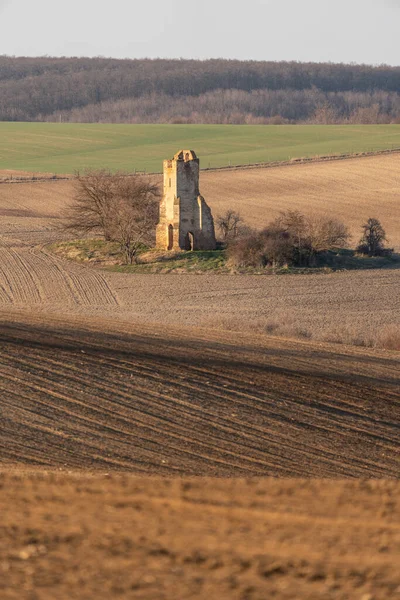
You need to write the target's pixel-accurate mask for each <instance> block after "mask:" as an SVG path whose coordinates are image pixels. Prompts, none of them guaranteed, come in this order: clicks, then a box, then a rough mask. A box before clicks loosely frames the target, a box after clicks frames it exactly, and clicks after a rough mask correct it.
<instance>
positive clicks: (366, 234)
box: [357, 218, 392, 256]
mask: <svg viewBox="0 0 400 600" xmlns="http://www.w3.org/2000/svg"><path fill="white" fill-rule="evenodd" d="M362 230H363V235H362V238H361V240H360V243H359V245H358V246H357V252H360V254H368V256H382V255H383V254H386V255H387V254H391V253H392V250H391V249H389V248H385V242H386V241H387V238H386V232H385V230H384V228H383V227H382V224H381V222H380V221H379V220H378V219H372V218H370V219H368V221H367V222H366V223H364V225H362Z"/></svg>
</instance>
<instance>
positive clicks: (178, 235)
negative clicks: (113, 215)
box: [157, 150, 216, 250]
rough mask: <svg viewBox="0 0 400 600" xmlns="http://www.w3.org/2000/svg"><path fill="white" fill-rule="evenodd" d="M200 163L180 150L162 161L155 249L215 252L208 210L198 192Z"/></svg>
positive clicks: (212, 227) (186, 152)
mask: <svg viewBox="0 0 400 600" xmlns="http://www.w3.org/2000/svg"><path fill="white" fill-rule="evenodd" d="M199 177H200V161H199V159H198V158H197V157H196V154H195V153H194V152H193V150H181V151H180V152H178V153H177V154H175V156H174V158H173V159H172V160H165V161H164V193H163V197H162V200H161V203H160V221H159V223H158V225H157V247H158V248H164V249H165V250H215V247H216V242H215V230H214V221H213V218H212V214H211V210H210V208H209V207H208V205H207V204H206V201H205V200H204V198H203V196H201V195H200V191H199Z"/></svg>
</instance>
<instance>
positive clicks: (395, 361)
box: [0, 155, 400, 600]
mask: <svg viewBox="0 0 400 600" xmlns="http://www.w3.org/2000/svg"><path fill="white" fill-rule="evenodd" d="M399 161H400V159H399V157H398V156H396V155H394V156H388V157H386V156H385V157H383V156H382V157H375V158H373V159H372V158H371V159H370V158H364V159H358V160H352V161H346V162H345V161H344V162H343V163H329V164H326V165H325V164H324V165H319V164H316V165H308V166H305V165H299V166H294V167H290V168H289V167H282V168H280V169H270V170H266V171H261V170H259V171H248V172H247V171H246V172H240V173H239V172H235V171H233V172H229V173H226V174H225V173H213V172H211V173H207V174H204V175H203V178H202V192H203V194H204V195H205V196H206V198H207V200H208V202H209V203H210V205H211V207H212V209H213V211H214V213H218V212H220V211H223V210H224V208H227V207H228V206H229V207H233V208H240V210H241V212H242V214H243V216H244V217H245V218H246V219H247V220H248V221H249V222H250V223H251V224H258V225H260V223H261V222H262V221H263V220H264V219H265V220H266V221H268V220H269V219H270V218H273V217H274V216H275V215H276V214H277V212H278V210H279V209H284V208H292V207H295V208H298V209H300V210H308V209H310V208H312V209H313V210H315V211H316V212H317V213H318V214H321V213H322V212H329V211H332V212H331V213H330V214H335V216H340V217H342V218H343V219H344V220H346V221H347V222H349V224H350V226H351V227H352V229H353V231H354V232H355V233H356V232H357V227H358V224H359V223H360V221H362V220H363V219H364V218H367V217H368V216H377V217H378V218H381V219H382V222H383V223H384V224H385V225H386V228H387V230H388V234H389V236H390V238H391V240H392V244H393V245H396V246H399V245H400V238H399V237H397V236H399V211H398V204H397V202H398V192H397V187H396V186H397V184H398V166H399ZM368 173H369V174H371V180H370V181H369V183H368V179H367V177H366V174H368ZM221 178H223V179H221ZM371 181H373V184H371ZM313 182H314V184H313ZM317 182H318V183H317ZM223 190H228V193H226V192H225V193H224V194H223V193H222V192H223ZM279 190H280V191H281V195H279ZM71 193H72V188H71V183H70V182H48V183H32V184H27V183H24V184H0V311H1V324H0V344H1V348H0V388H1V389H0V395H1V400H0V422H1V428H0V465H1V467H2V473H1V475H0V515H1V517H0V531H1V536H0V596H1V597H2V598H5V599H7V600H11V599H12V600H14V599H17V598H18V600H20V599H21V600H33V599H34V600H50V599H51V600H53V598H54V597H57V598H59V599H60V600H64V599H65V600H66V599H67V598H68V600H69V599H70V598H79V599H80V600H81V599H88V600H89V598H93V597H96V598H110V597H114V596H115V597H121V598H127V599H128V598H149V599H150V598H155V597H157V598H205V597H209V598H214V597H215V598H217V597H218V598H221V599H225V598H234V599H236V598H237V599H238V600H239V599H240V600H261V598H265V597H276V598H282V599H287V600H289V599H292V598H294V597H296V598H304V599H307V600H311V599H313V598H321V597H324V598H332V599H337V600H339V599H340V600H345V599H346V600H350V599H351V600H353V598H356V599H357V600H358V599H359V600H365V599H366V598H368V599H369V600H371V598H376V599H382V600H383V599H386V598H392V597H393V598H396V597H397V596H399V597H400V578H399V573H398V569H397V564H398V562H399V559H400V538H399V531H400V525H399V514H398V501H397V497H398V485H397V483H396V482H395V481H381V482H378V481H368V482H366V481H359V482H350V481H348V482H345V481H334V480H332V481H326V480H324V479H319V480H310V478H312V477H314V478H316V477H319V478H354V477H358V478H363V479H365V478H376V479H383V478H391V479H397V478H398V476H399V472H400V461H399V444H398V434H399V429H400V413H399V410H400V408H399V407H400V395H399V383H400V382H399V367H400V364H399V363H400V361H399V354H398V352H391V351H383V350H377V349H368V348H354V347H351V346H340V345H334V344H331V343H329V340H333V339H334V337H335V336H338V335H339V332H340V328H343V332H342V334H341V335H342V341H343V335H344V334H345V333H346V335H348V336H349V337H348V341H349V342H354V341H356V340H357V339H358V340H359V341H360V342H362V341H364V342H365V341H366V340H367V338H370V339H371V340H376V334H377V332H378V331H381V330H382V328H385V327H387V328H391V327H393V326H398V324H399V322H400V294H399V275H400V271H399V270H396V269H385V270H380V271H376V270H371V271H353V272H346V273H331V274H329V275H310V276H292V275H288V276H282V277H280V276H276V277H274V276H265V277H264V276H230V275H226V276H223V277H213V276H210V275H189V274H181V275H170V276H168V275H141V276H138V275H127V274H123V273H113V272H106V271H101V270H99V269H94V268H92V267H89V266H85V265H80V264H77V263H74V262H70V261H66V260H63V259H60V258H59V257H56V256H54V255H53V254H52V253H51V252H49V250H48V249H47V244H49V243H50V242H53V241H56V240H59V239H62V237H63V234H62V233H61V232H60V231H59V230H58V228H57V227H58V224H59V222H60V216H61V214H62V209H63V207H64V206H65V204H66V202H67V201H68V200H69V199H70V197H71ZM223 197H224V200H223V199H222V198H223ZM321 198H326V199H327V200H326V204H325V201H322V200H321ZM349 198H350V199H349ZM325 209H326V210H325ZM372 210H373V211H374V213H373V215H371V214H370V213H371V211H372ZM274 323H275V324H276V323H278V325H279V326H278V329H276V328H275V329H274V327H273V324H274ZM271 327H272V330H274V331H275V332H276V333H278V334H280V335H286V336H287V337H299V336H300V337H301V336H303V338H304V339H303V341H298V340H297V341H296V340H293V339H292V340H289V339H280V338H271V337H269V336H267V335H265V331H266V330H268V331H271ZM306 339H307V341H306ZM121 471H123V472H125V473H126V474H125V475H121ZM46 472H47V474H46ZM105 473H106V474H107V475H105ZM149 475H151V476H152V477H160V476H161V477H163V479H162V480H160V479H153V478H150V479H149V478H148V477H149ZM177 476H178V478H177ZM188 476H197V477H201V478H200V479H196V480H192V479H187V477H188ZM249 476H251V477H254V476H263V477H265V476H275V477H297V478H299V477H301V478H303V479H296V480H281V479H276V480H272V479H265V478H264V479H261V480H258V479H247V480H246V479H231V478H233V477H235V478H236V477H241V478H244V477H249ZM204 477H211V478H214V479H204ZM219 477H226V478H228V479H218V478H219ZM180 478H183V479H180Z"/></svg>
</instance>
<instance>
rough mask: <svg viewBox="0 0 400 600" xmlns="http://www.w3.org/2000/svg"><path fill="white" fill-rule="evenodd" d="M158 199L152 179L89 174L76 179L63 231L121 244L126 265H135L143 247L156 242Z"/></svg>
mask: <svg viewBox="0 0 400 600" xmlns="http://www.w3.org/2000/svg"><path fill="white" fill-rule="evenodd" d="M159 195H160V190H159V186H158V184H157V183H156V182H154V181H153V180H152V179H151V177H148V176H143V175H127V174H125V173H116V174H112V173H110V172H108V171H105V170H100V171H87V172H85V173H84V174H83V175H78V176H77V180H76V193H75V197H74V200H73V202H72V204H71V205H70V206H69V207H68V209H67V212H66V219H65V221H64V224H63V227H64V229H66V230H70V231H74V232H76V233H83V234H88V233H97V234H100V235H103V236H104V238H105V239H106V240H113V241H117V242H119V244H120V245H121V249H122V250H123V252H124V254H125V258H126V260H127V262H129V263H132V262H133V261H134V259H135V257H136V255H137V251H138V249H139V248H140V246H141V245H143V244H150V243H152V242H153V241H154V233H155V227H156V223H157V217H158V206H159V204H158V198H159Z"/></svg>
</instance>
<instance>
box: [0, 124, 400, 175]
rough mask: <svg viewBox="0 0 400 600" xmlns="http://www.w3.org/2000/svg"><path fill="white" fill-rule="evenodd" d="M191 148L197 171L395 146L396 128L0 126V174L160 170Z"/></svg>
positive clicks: (398, 142) (399, 129)
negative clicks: (4, 171)
mask: <svg viewBox="0 0 400 600" xmlns="http://www.w3.org/2000/svg"><path fill="white" fill-rule="evenodd" d="M183 148H185V149H186V148H187V149H193V150H195V151H196V152H197V154H198V156H199V157H200V159H201V166H202V167H203V168H206V167H209V166H211V167H220V166H225V165H229V164H232V165H238V164H247V163H257V162H268V161H276V160H279V161H281V160H288V159H291V158H301V157H312V156H320V155H328V154H342V153H355V152H365V151H371V150H384V149H391V148H400V125H275V126H274V125H271V126H269V125H260V126H256V125H109V124H107V125H104V124H88V125H86V124H57V123H5V122H3V123H0V170H1V169H17V170H23V171H28V172H32V173H34V172H40V171H42V172H44V171H45V172H50V173H57V174H61V173H73V172H74V171H76V170H82V169H84V168H88V167H92V168H100V167H105V168H110V169H113V170H115V169H123V170H127V171H134V170H135V169H136V170H140V171H141V170H147V171H149V172H160V171H161V170H162V160H163V159H164V158H172V156H173V155H174V154H175V153H176V152H177V151H178V150H180V149H183Z"/></svg>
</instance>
